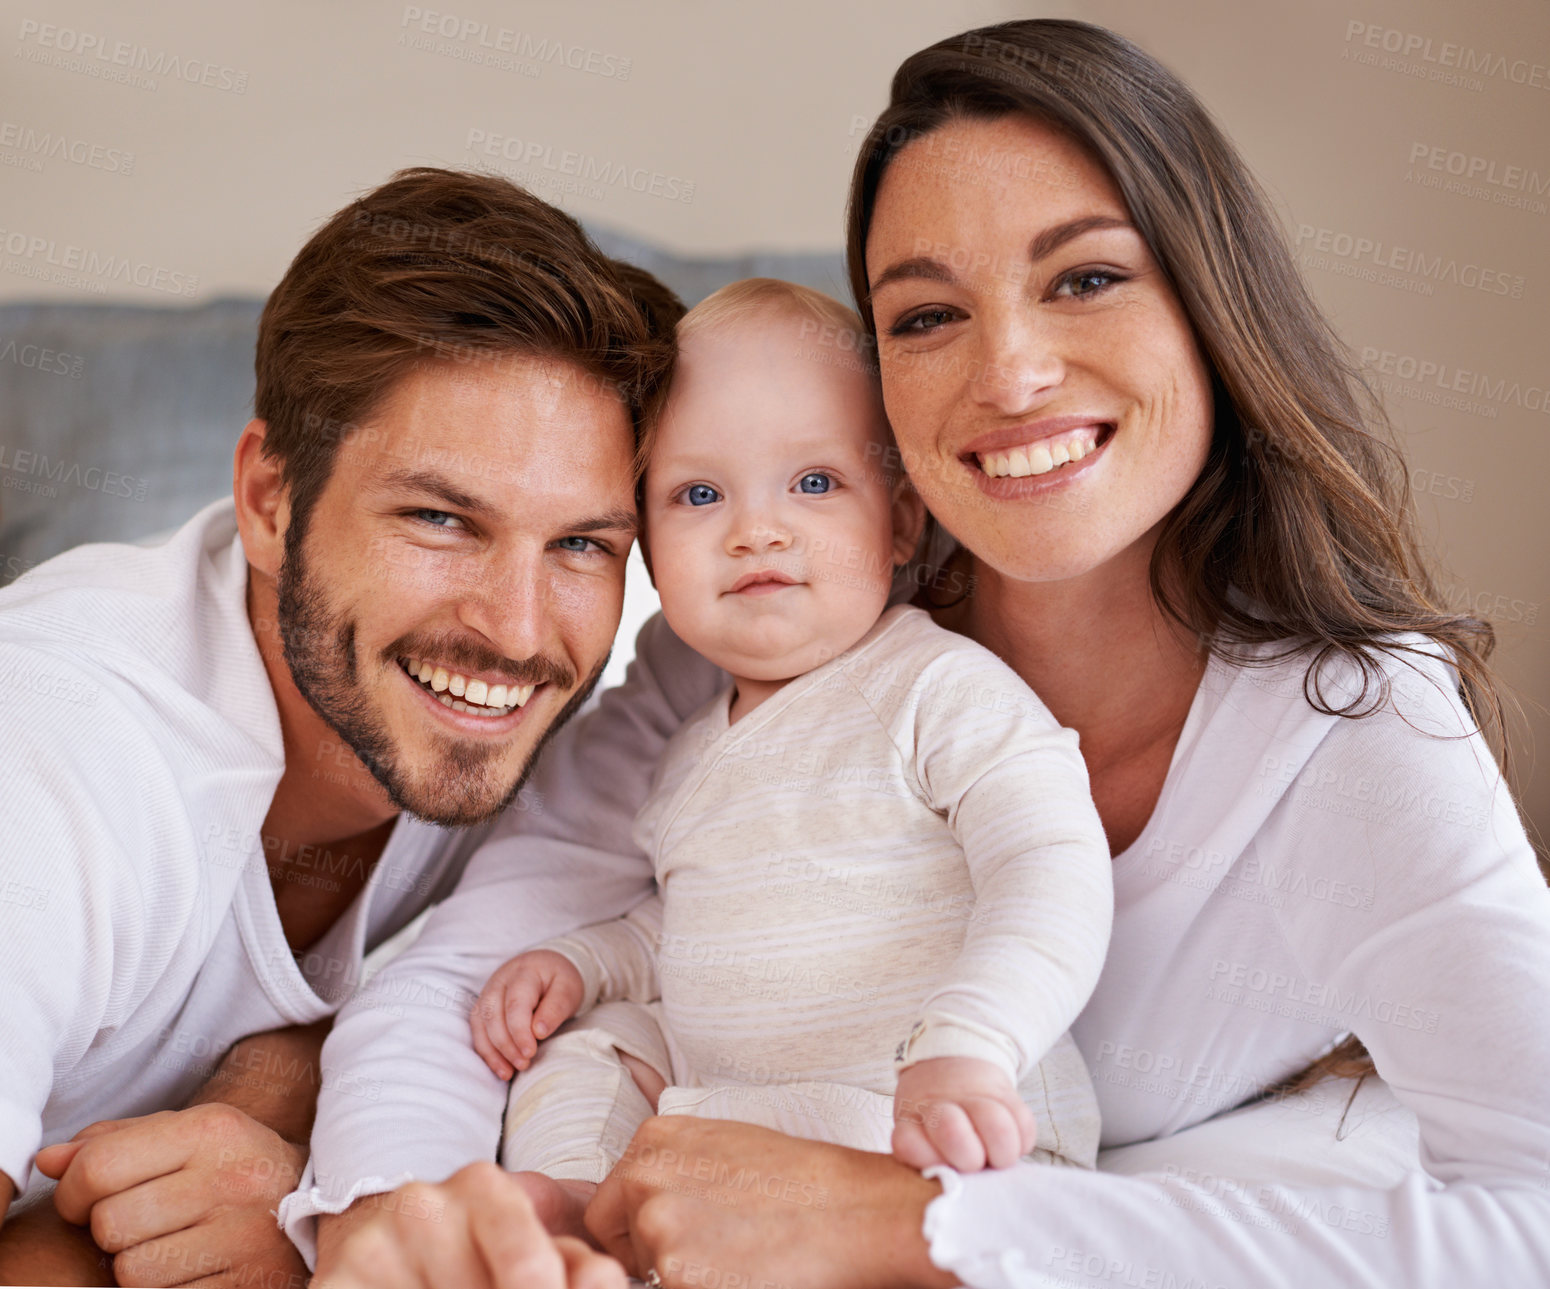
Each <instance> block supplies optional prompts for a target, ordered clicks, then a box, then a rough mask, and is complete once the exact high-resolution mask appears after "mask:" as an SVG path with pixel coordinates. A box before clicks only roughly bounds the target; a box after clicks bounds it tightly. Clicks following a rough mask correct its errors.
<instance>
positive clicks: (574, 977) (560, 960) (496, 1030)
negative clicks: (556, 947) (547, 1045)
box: [470, 949, 585, 1079]
mask: <svg viewBox="0 0 1550 1289" xmlns="http://www.w3.org/2000/svg"><path fill="white" fill-rule="evenodd" d="M584 988H585V986H584V984H583V982H582V979H581V972H579V971H578V970H576V965H575V964H574V963H573V962H571V960H570V959H569V958H567V957H566V956H565V955H564V954H563V953H555V952H553V951H552V950H550V949H534V950H532V951H530V952H528V953H519V954H518V955H517V956H516V957H515V958H512V959H511V960H510V961H508V962H504V963H502V964H501V965H500V966H499V967H497V968H496V969H495V973H494V974H493V975H492V976H491V977H490V979H489V981H488V983H486V985H485V987H484V988H483V989H482V990H481V991H480V993H479V1001H478V1003H476V1004H475V1006H474V1010H473V1015H472V1016H471V1017H470V1024H471V1025H472V1027H473V1032H474V1050H475V1051H476V1052H478V1053H479V1055H480V1056H482V1057H484V1063H485V1064H486V1065H488V1066H489V1067H490V1069H491V1070H493V1071H494V1072H495V1077H496V1078H498V1079H509V1078H511V1077H512V1076H513V1075H514V1074H515V1073H516V1072H517V1071H518V1070H525V1069H527V1067H528V1066H529V1065H531V1064H532V1062H533V1057H534V1056H535V1055H536V1054H537V1052H538V1044H539V1043H540V1042H541V1041H542V1040H543V1039H546V1038H548V1037H549V1035H550V1034H552V1033H554V1031H555V1030H557V1029H559V1027H560V1026H561V1025H563V1024H564V1023H565V1022H566V1021H568V1020H569V1019H570V1018H571V1017H572V1016H574V1015H575V1014H576V1009H577V1008H578V1007H580V1006H581V994H582V990H583V989H584Z"/></svg>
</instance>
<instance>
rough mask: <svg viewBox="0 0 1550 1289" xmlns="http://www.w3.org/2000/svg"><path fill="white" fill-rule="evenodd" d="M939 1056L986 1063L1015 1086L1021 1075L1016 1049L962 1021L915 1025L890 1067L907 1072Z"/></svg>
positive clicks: (1005, 1040) (986, 1030) (925, 1022)
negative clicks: (918, 1064)
mask: <svg viewBox="0 0 1550 1289" xmlns="http://www.w3.org/2000/svg"><path fill="white" fill-rule="evenodd" d="M943 1056H966V1057H971V1058H973V1059H974V1060H977V1061H989V1062H990V1063H991V1064H992V1065H994V1066H995V1067H996V1068H997V1069H999V1070H1001V1071H1002V1072H1003V1073H1004V1074H1005V1075H1006V1076H1007V1078H1009V1079H1010V1080H1011V1081H1012V1082H1013V1083H1016V1082H1017V1081H1018V1079H1019V1078H1020V1077H1021V1075H1022V1070H1021V1069H1020V1068H1019V1066H1018V1060H1017V1049H1016V1047H1015V1046H1014V1045H1013V1043H1012V1041H1011V1040H1010V1039H1008V1038H1007V1037H1006V1036H1005V1035H1002V1034H997V1033H994V1032H993V1031H991V1030H988V1029H983V1028H981V1027H980V1026H978V1025H972V1024H968V1023H966V1022H963V1021H957V1020H952V1021H947V1020H923V1021H916V1022H915V1028H914V1029H913V1030H911V1031H910V1036H909V1037H908V1038H907V1039H905V1040H904V1041H903V1042H902V1043H900V1044H899V1048H898V1051H896V1052H895V1053H894V1067H895V1068H896V1069H898V1070H905V1069H908V1068H909V1067H910V1066H911V1065H915V1064H917V1063H918V1062H920V1061H931V1060H935V1059H937V1058H938V1057H943Z"/></svg>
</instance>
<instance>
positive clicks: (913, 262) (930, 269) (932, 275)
mask: <svg viewBox="0 0 1550 1289" xmlns="http://www.w3.org/2000/svg"><path fill="white" fill-rule="evenodd" d="M1100 228H1130V229H1133V228H1134V225H1132V224H1131V223H1130V221H1129V220H1124V219H1117V218H1115V217H1114V216H1113V215H1084V216H1083V217H1082V218H1081V219H1070V220H1067V221H1066V222H1065V223H1064V224H1055V225H1054V226H1053V227H1050V228H1046V229H1045V230H1044V231H1043V232H1042V233H1040V234H1039V235H1038V236H1037V237H1035V238H1034V239H1033V240H1032V241H1031V242H1029V243H1028V259H1029V261H1030V262H1031V263H1037V262H1038V261H1039V260H1042V259H1044V258H1045V257H1046V256H1048V255H1052V254H1054V253H1055V252H1056V251H1058V250H1059V249H1060V248H1061V247H1062V246H1064V245H1065V244H1066V243H1067V242H1069V241H1071V240H1072V239H1074V238H1077V237H1080V236H1082V234H1083V233H1091V232H1093V231H1095V230H1097V229H1100ZM906 280H915V281H925V282H944V283H946V284H947V285H949V286H952V285H955V284H956V283H957V281H958V279H957V277H956V276H955V275H954V273H953V271H952V269H951V268H950V267H948V265H946V264H944V263H943V262H942V261H941V260H937V259H932V258H931V257H930V256H929V255H916V256H913V257H911V258H910V259H907V260H900V261H898V262H897V263H896V264H890V265H889V266H888V267H887V268H885V269H884V270H883V271H882V272H881V273H879V274H878V275H877V277H876V278H875V279H874V280H873V282H872V286H871V290H870V292H869V294H871V295H876V294H877V292H878V291H880V290H882V288H883V287H885V286H887V285H888V284H889V283H890V282H901V281H906Z"/></svg>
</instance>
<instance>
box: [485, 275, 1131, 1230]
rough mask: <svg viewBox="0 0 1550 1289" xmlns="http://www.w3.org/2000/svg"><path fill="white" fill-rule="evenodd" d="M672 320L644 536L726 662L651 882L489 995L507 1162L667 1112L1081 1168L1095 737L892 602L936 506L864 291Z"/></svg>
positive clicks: (720, 299)
mask: <svg viewBox="0 0 1550 1289" xmlns="http://www.w3.org/2000/svg"><path fill="white" fill-rule="evenodd" d="M678 342H679V352H680V357H679V360H678V365H677V369H676V371H675V373H674V376H673V380H672V383H671V388H670V390H669V391H668V394H667V396H666V400H665V403H664V404H663V406H662V407H661V409H660V414H659V415H656V416H655V417H653V418H652V420H651V424H649V425H648V427H647V433H646V436H645V438H646V441H645V442H644V443H643V444H642V464H643V466H644V475H643V482H642V518H643V522H644V531H643V536H642V551H643V553H644V554H645V555H646V557H647V561H648V568H650V569H651V570H652V576H653V581H654V584H655V586H656V589H657V591H658V593H659V594H660V596H661V600H662V612H663V614H664V616H665V617H666V619H667V621H668V624H669V625H670V626H671V627H672V628H673V630H674V631H675V632H677V633H678V635H679V636H680V637H681V638H682V639H683V640H684V641H685V642H687V643H688V644H689V645H691V646H692V647H693V648H695V649H696V650H698V651H699V652H700V653H701V654H703V655H704V656H705V657H706V658H708V659H710V660H711V661H712V662H714V663H716V664H717V665H718V666H720V667H721V668H723V669H724V670H725V671H726V672H728V673H729V674H730V676H731V678H732V683H731V685H730V686H729V687H728V688H727V689H726V690H725V691H724V692H723V693H722V694H721V695H720V696H719V697H718V698H716V699H715V700H714V701H712V702H711V703H709V704H708V705H707V706H705V707H704V708H702V709H701V710H700V711H699V712H698V713H696V714H695V715H694V716H693V717H691V718H690V719H689V721H688V722H687V724H685V725H684V727H683V728H682V729H681V730H679V732H678V733H677V734H676V735H675V736H674V737H673V738H672V739H671V741H670V742H669V743H668V744H667V747H666V748H665V750H664V752H663V754H662V758H661V761H660V763H659V765H658V768H657V773H656V777H655V779H654V781H653V786H652V791H651V795H650V796H649V798H648V799H647V801H646V803H645V805H644V806H643V807H642V808H641V810H640V812H639V814H638V815H637V817H636V822H635V834H634V835H635V841H636V842H637V844H638V845H639V846H640V847H641V848H642V850H643V851H644V852H645V853H646V854H647V855H648V856H649V857H650V858H651V860H652V862H653V864H654V866H655V870H656V878H657V884H658V889H659V891H660V894H659V895H657V896H653V897H652V898H650V899H648V900H647V901H645V903H643V904H642V905H640V906H639V907H638V908H636V909H635V910H634V911H633V912H631V913H630V914H629V915H628V916H627V917H625V918H622V919H620V920H619V921H617V922H611V923H605V924H602V925H598V926H594V927H588V928H585V929H583V930H581V931H578V932H576V933H574V934H572V935H569V936H565V937H562V938H560V939H558V940H554V941H551V942H549V943H547V944H545V945H543V946H541V947H539V948H537V949H534V950H532V951H530V952H528V953H523V954H520V955H518V956H517V957H515V958H513V959H512V960H511V961H509V962H507V963H505V964H504V965H503V966H502V967H501V968H500V969H499V970H497V971H496V972H495V974H494V975H493V976H492V977H491V978H490V981H489V983H488V984H487V985H486V987H485V989H484V992H483V994H482V995H481V997H480V1002H479V1005H478V1006H477V1007H475V1009H474V1013H473V1031H474V1044H475V1046H476V1048H477V1049H478V1051H479V1052H480V1054H481V1055H482V1056H483V1057H484V1058H485V1060H486V1061H487V1062H489V1064H490V1066H491V1068H492V1069H493V1070H494V1071H495V1072H496V1074H498V1075H499V1076H500V1077H502V1078H510V1077H511V1076H512V1075H513V1073H514V1072H516V1071H524V1072H523V1073H522V1074H521V1076H520V1077H518V1078H517V1079H516V1081H515V1083H514V1084H513V1088H512V1094H511V1099H510V1103H509V1106H508V1110H507V1117H506V1125H505V1130H504V1143H503V1150H502V1160H503V1162H504V1164H505V1166H506V1167H507V1168H509V1169H512V1170H513V1171H516V1170H523V1171H526V1172H529V1173H531V1174H542V1175H543V1176H545V1177H547V1178H550V1179H555V1180H558V1181H561V1182H563V1183H564V1184H565V1192H566V1194H568V1195H570V1196H572V1197H573V1198H575V1199H576V1201H577V1202H578V1203H584V1199H585V1195H586V1194H587V1193H589V1192H590V1189H591V1186H592V1184H594V1183H596V1182H598V1181H600V1180H601V1179H602V1178H603V1177H604V1176H605V1175H606V1174H607V1173H608V1171H609V1170H610V1169H611V1168H612V1166H613V1165H614V1163H615V1162H617V1160H618V1158H619V1156H620V1155H621V1154H622V1152H623V1150H624V1148H625V1146H626V1145H627V1144H628V1142H629V1140H630V1138H631V1136H632V1135H633V1134H634V1131H635V1129H636V1127H638V1126H639V1124H640V1122H641V1121H642V1120H643V1119H644V1118H646V1117H647V1116H648V1115H650V1114H651V1113H653V1111H657V1112H659V1113H663V1114H685V1113H689V1114H697V1115H702V1116H705V1117H709V1118H724V1119H740V1120H744V1121H750V1122H754V1123H761V1124H765V1125H767V1126H770V1127H774V1128H778V1129H781V1130H783V1131H786V1132H789V1133H793V1134H796V1135H801V1136H807V1137H813V1138H818V1139H822V1140H828V1141H834V1142H838V1143H840V1144H843V1145H850V1146H854V1147H857V1148H860V1149H867V1150H882V1151H886V1150H889V1149H890V1148H891V1149H892V1151H893V1153H894V1154H895V1155H896V1156H897V1157H898V1158H899V1159H900V1160H902V1161H904V1162H906V1163H908V1164H910V1165H912V1166H914V1167H917V1168H925V1167H928V1166H930V1165H932V1164H937V1163H946V1164H949V1165H951V1166H953V1167H955V1168H958V1169H959V1170H961V1171H966V1170H974V1169H978V1168H983V1167H985V1166H986V1165H987V1164H988V1165H989V1166H991V1167H1005V1166H1008V1165H1010V1164H1012V1163H1013V1162H1015V1161H1016V1160H1017V1159H1019V1158H1021V1157H1025V1156H1028V1155H1029V1154H1030V1152H1031V1153H1032V1155H1033V1157H1035V1158H1039V1159H1042V1160H1046V1161H1051V1162H1063V1163H1072V1164H1077V1165H1080V1166H1085V1167H1091V1166H1092V1165H1093V1160H1094V1157H1095V1154H1096V1150H1097V1140H1098V1116H1097V1105H1096V1100H1095V1098H1094V1096H1093V1092H1092V1088H1091V1085H1090V1083H1089V1081H1088V1075H1087V1070H1086V1066H1085V1064H1084V1063H1083V1061H1082V1058H1081V1056H1080V1054H1079V1053H1078V1052H1077V1050H1076V1048H1075V1045H1074V1044H1073V1043H1072V1042H1071V1040H1070V1038H1069V1036H1067V1035H1066V1034H1065V1031H1066V1030H1067V1028H1068V1027H1069V1026H1070V1024H1071V1022H1072V1020H1073V1019H1074V1018H1075V1016H1076V1015H1077V1013H1078V1011H1079V1010H1080V1009H1081V1008H1082V1006H1083V1005H1084V1004H1085V1002H1086V1000H1087V998H1088V996H1089V994H1090V993H1091V992H1092V989H1093V987H1094V985H1095V984H1096V982H1097V979H1098V972H1099V969H1100V967H1101V965H1102V962H1103V957H1104V953H1105V950H1106V948H1107V943H1108V935H1109V926H1110V920H1111V908H1112V888H1111V879H1110V859H1109V851H1108V845H1107V843H1106V841H1105V839H1104V833H1103V828H1102V825H1101V824H1100V822H1099V819H1098V814H1097V811H1096V809H1095V807H1094V806H1093V803H1092V800H1091V797H1090V795H1089V789H1088V782H1087V772H1086V767H1085V765H1084V763H1083V761H1082V758H1081V755H1080V753H1079V751H1078V748H1077V737H1076V734H1075V733H1074V732H1072V731H1070V730H1066V729H1062V728H1061V727H1060V726H1059V725H1058V724H1057V723H1056V721H1055V720H1054V718H1053V717H1052V716H1051V715H1050V713H1049V711H1048V710H1047V709H1046V708H1045V707H1044V706H1043V704H1042V703H1041V702H1040V701H1039V700H1038V698H1037V697H1036V696H1035V695H1034V693H1033V692H1032V690H1030V689H1029V688H1028V687H1027V686H1026V685H1025V684H1024V683H1023V682H1022V680H1021V679H1020V678H1019V677H1018V676H1017V675H1016V674H1015V673H1014V672H1013V671H1012V670H1011V669H1010V668H1008V667H1007V666H1006V665H1005V664H1003V663H1002V662H1001V661H1000V660H999V659H997V658H996V657H995V656H994V655H993V654H991V653H990V652H989V651H988V650H986V649H984V648H982V647H980V646H979V645H977V644H974V643H972V642H971V641H969V640H967V639H965V638H964V637H962V636H959V635H956V634H954V633H952V632H949V631H946V630H944V629H942V628H940V627H938V626H936V625H935V624H934V623H933V622H932V620H931V618H930V617H929V616H928V615H927V613H926V612H925V611H924V610H921V609H918V608H913V607H910V606H908V605H903V604H900V605H895V606H894V607H892V608H888V607H887V605H888V601H889V598H890V591H891V589H892V586H893V583H894V580H895V578H894V574H895V571H896V569H897V568H898V567H901V566H903V565H904V564H906V563H907V562H908V561H909V559H910V558H911V556H912V555H913V553H914V551H915V548H916V545H917V543H918V540H919V536H920V531H921V527H922V524H923V522H924V511H923V507H922V503H921V501H920V497H919V494H918V493H916V492H915V491H914V490H913V489H912V488H911V487H910V486H909V483H908V481H907V479H906V478H904V477H903V475H902V471H900V470H899V468H898V465H897V453H896V452H895V451H894V450H893V449H892V436H891V433H890V431H889V429H888V425H887V421H886V419H885V417H884V413H883V407H882V399H881V391H880V387H879V383H878V379H877V375H876V371H875V368H874V367H873V366H872V364H871V363H870V361H869V353H868V348H867V344H866V343H865V342H864V341H863V339H862V333H861V329H860V322H859V319H858V318H857V317H856V316H855V314H853V313H852V312H851V311H850V310H848V309H845V308H843V307H842V306H841V305H839V304H838V303H836V302H835V301H833V300H831V299H829V298H828V297H827V296H824V295H821V294H819V293H818V292H815V291H811V290H808V289H807V288H803V287H798V286H794V285H792V284H789V283H785V282H777V281H774V280H771V279H752V280H749V281H746V282H740V283H736V284H734V285H732V286H729V287H726V288H724V289H723V290H721V291H718V292H717V293H716V294H714V295H712V296H711V297H710V298H709V299H707V300H706V301H704V302H703V303H702V304H700V305H699V306H698V307H697V308H695V309H693V310H691V311H690V312H689V314H688V315H687V316H686V317H685V318H684V319H683V321H682V322H681V323H680V324H679V327H678ZM600 1004H601V1005H600ZM572 1016H577V1017H579V1019H577V1020H575V1021H572V1022H571V1023H570V1024H569V1025H567V1026H566V1027H565V1028H564V1029H563V1030H561V1032H559V1033H558V1034H556V1030H558V1029H560V1026H561V1025H562V1023H563V1022H565V1021H567V1020H568V1019H569V1018H570V1017H572ZM551 1035H554V1037H550V1036H551ZM540 1041H542V1050H541V1051H540V1050H539V1044H540ZM535 1054H536V1059H535ZM1030 1104H1031V1105H1032V1106H1033V1108H1034V1110H1035V1111H1036V1112H1037V1114H1036V1115H1035V1114H1034V1113H1031V1112H1030V1110H1029V1105H1030ZM1036 1124H1037V1143H1038V1149H1037V1150H1033V1147H1034V1144H1035V1126H1036Z"/></svg>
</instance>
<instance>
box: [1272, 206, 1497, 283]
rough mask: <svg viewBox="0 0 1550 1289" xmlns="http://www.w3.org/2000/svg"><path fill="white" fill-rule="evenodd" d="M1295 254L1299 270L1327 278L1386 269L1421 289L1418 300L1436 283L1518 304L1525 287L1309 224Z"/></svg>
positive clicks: (1488, 271)
mask: <svg viewBox="0 0 1550 1289" xmlns="http://www.w3.org/2000/svg"><path fill="white" fill-rule="evenodd" d="M1297 250H1298V251H1299V252H1301V253H1302V255H1301V262H1302V265H1303V267H1304V268H1318V269H1328V270H1330V271H1332V272H1342V271H1343V270H1344V269H1350V270H1352V271H1351V272H1345V273H1344V275H1345V276H1352V277H1361V276H1363V271H1364V270H1365V272H1366V273H1368V274H1381V273H1382V270H1385V269H1392V270H1393V271H1394V273H1397V274H1402V275H1404V276H1403V277H1402V278H1400V279H1398V281H1404V282H1406V284H1407V285H1409V286H1412V287H1418V288H1421V290H1420V291H1419V294H1423V295H1430V294H1431V284H1432V283H1434V282H1441V283H1452V284H1454V285H1456V286H1462V287H1467V288H1468V289H1470V290H1472V291H1483V292H1485V293H1486V294H1487V295H1505V296H1510V297H1511V298H1512V299H1514V300H1521V299H1522V298H1523V290H1524V287H1525V286H1526V284H1527V279H1526V278H1524V277H1523V275H1522V274H1513V273H1508V272H1507V271H1506V270H1504V269H1494V268H1487V267H1485V266H1484V265H1481V264H1476V263H1473V262H1472V261H1469V260H1459V259H1455V258H1454V257H1453V256H1450V255H1442V254H1435V255H1433V254H1428V253H1427V252H1426V251H1423V250H1418V249H1416V248H1413V247H1408V246H1396V245H1394V244H1393V243H1391V242H1385V241H1384V240H1383V239H1382V238H1379V237H1366V236H1363V235H1362V234H1360V233H1348V232H1342V231H1341V230H1339V229H1334V228H1322V227H1317V226H1315V225H1313V224H1298V225H1297ZM1386 276H1392V274H1389V275H1386ZM1392 284H1397V282H1396V283H1392Z"/></svg>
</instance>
